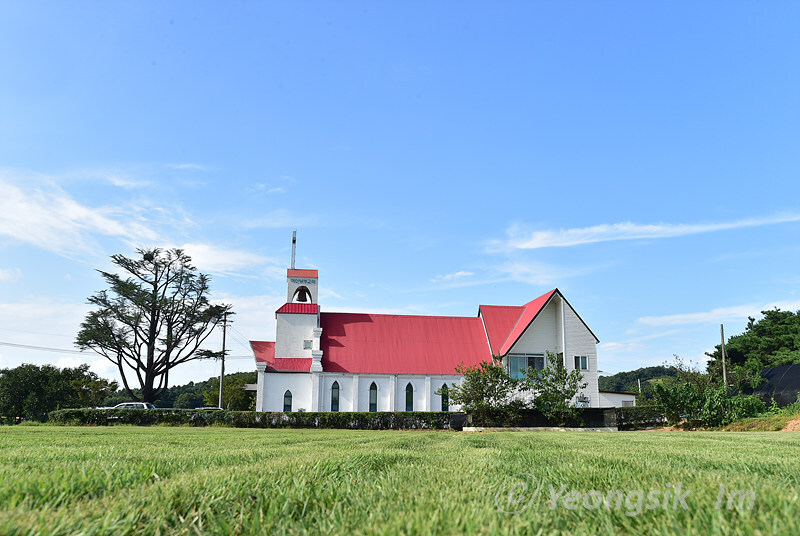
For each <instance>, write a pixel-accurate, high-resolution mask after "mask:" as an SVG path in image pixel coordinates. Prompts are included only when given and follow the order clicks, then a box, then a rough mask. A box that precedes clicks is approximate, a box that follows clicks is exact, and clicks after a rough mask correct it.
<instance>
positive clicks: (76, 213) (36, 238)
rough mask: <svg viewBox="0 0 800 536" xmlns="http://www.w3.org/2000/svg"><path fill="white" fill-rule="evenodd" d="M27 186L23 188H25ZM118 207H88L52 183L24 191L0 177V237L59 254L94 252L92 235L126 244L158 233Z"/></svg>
mask: <svg viewBox="0 0 800 536" xmlns="http://www.w3.org/2000/svg"><path fill="white" fill-rule="evenodd" d="M26 186H27V185H26ZM126 216H127V215H126V214H124V211H122V210H121V209H118V208H99V209H98V208H91V207H87V206H85V205H82V204H80V203H78V202H77V201H75V200H74V199H72V198H71V197H70V196H69V195H68V194H67V193H66V192H64V191H63V190H61V188H59V187H58V186H56V185H54V184H49V185H41V186H27V187H25V188H24V189H23V188H21V187H19V186H16V185H14V184H12V183H11V182H10V181H7V180H4V177H2V176H0V235H5V236H8V237H10V238H13V239H15V240H18V241H20V242H25V243H29V244H33V245H36V246H38V247H40V248H42V249H45V250H48V251H52V252H55V253H59V254H64V255H66V254H72V253H76V252H87V251H93V250H96V248H95V247H93V246H94V244H95V241H94V235H105V236H114V237H118V238H122V239H125V240H127V241H129V242H139V241H142V240H147V241H154V240H156V239H157V238H158V234H157V233H155V232H154V231H153V230H151V229H150V228H149V227H147V226H146V225H145V224H144V223H141V222H140V221H137V219H136V218H129V217H126Z"/></svg>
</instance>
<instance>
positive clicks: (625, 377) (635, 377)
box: [598, 365, 677, 393]
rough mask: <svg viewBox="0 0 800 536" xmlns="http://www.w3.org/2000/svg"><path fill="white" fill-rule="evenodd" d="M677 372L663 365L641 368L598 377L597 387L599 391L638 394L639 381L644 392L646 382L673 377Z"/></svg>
mask: <svg viewBox="0 0 800 536" xmlns="http://www.w3.org/2000/svg"><path fill="white" fill-rule="evenodd" d="M676 374H677V372H676V371H675V369H674V368H672V367H666V366H663V365H659V366H655V367H643V368H638V369H636V370H631V371H628V372H618V373H616V374H613V375H611V376H600V378H598V386H599V388H600V390H601V391H613V392H617V393H638V392H639V381H641V383H642V390H643V391H644V390H645V387H646V385H647V382H648V381H650V380H653V379H656V378H665V377H671V376H675V375H676Z"/></svg>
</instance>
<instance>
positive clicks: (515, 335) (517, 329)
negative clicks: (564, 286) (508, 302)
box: [499, 289, 561, 355]
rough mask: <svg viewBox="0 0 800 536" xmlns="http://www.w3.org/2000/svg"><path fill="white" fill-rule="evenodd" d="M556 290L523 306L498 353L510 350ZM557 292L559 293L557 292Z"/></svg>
mask: <svg viewBox="0 0 800 536" xmlns="http://www.w3.org/2000/svg"><path fill="white" fill-rule="evenodd" d="M556 292H558V289H553V290H551V291H550V292H548V293H547V294H542V295H541V296H539V297H538V298H536V299H535V300H533V301H530V302H528V303H526V304H525V305H524V306H523V310H522V314H521V315H519V318H518V319H517V322H516V324H515V325H514V328H513V329H512V330H511V333H509V334H508V337H507V338H506V340H505V342H504V343H503V346H502V347H500V352H499V355H506V354H507V353H508V352H509V351H510V350H511V347H512V346H514V345H515V344H516V343H517V341H518V340H519V338H520V337H521V336H522V334H523V333H525V330H526V329H528V326H530V325H531V322H533V321H534V320H536V317H537V316H539V313H540V312H542V309H544V307H545V305H547V304H548V303H549V302H550V298H552V297H553V294H555V293H556ZM559 294H561V293H560V292H559Z"/></svg>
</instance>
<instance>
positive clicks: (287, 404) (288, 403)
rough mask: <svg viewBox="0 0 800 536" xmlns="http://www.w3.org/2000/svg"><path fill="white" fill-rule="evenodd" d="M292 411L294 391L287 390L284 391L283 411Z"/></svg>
mask: <svg viewBox="0 0 800 536" xmlns="http://www.w3.org/2000/svg"><path fill="white" fill-rule="evenodd" d="M290 411H292V392H291V391H286V392H285V393H283V412H284V413H289V412H290Z"/></svg>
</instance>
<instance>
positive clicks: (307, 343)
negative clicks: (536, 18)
mask: <svg viewBox="0 0 800 536" xmlns="http://www.w3.org/2000/svg"><path fill="white" fill-rule="evenodd" d="M303 350H311V341H309V340H305V341H303Z"/></svg>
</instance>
